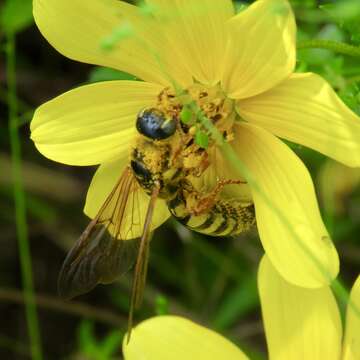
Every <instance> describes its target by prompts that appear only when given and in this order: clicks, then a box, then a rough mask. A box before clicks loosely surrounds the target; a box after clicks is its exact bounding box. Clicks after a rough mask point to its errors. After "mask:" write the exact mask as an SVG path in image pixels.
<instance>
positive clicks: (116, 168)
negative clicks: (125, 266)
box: [84, 156, 170, 240]
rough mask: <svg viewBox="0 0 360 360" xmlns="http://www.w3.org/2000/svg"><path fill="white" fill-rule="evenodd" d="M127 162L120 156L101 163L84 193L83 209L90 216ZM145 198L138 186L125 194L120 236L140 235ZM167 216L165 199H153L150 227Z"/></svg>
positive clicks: (142, 225)
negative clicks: (153, 206) (124, 208)
mask: <svg viewBox="0 0 360 360" xmlns="http://www.w3.org/2000/svg"><path fill="white" fill-rule="evenodd" d="M128 164H129V158H128V156H122V157H121V158H120V159H119V160H117V161H115V162H110V163H105V164H101V165H100V166H99V168H98V169H97V171H96V173H95V175H94V177H93V179H92V181H91V184H90V186H89V190H88V193H87V196H86V203H85V207H84V212H85V214H86V215H87V216H89V217H90V218H92V219H93V218H94V217H95V216H96V215H97V213H98V211H99V210H100V208H101V206H102V205H103V204H104V202H105V200H106V198H107V197H108V195H109V194H110V193H111V191H112V190H113V188H114V186H115V185H116V183H117V181H118V180H119V178H120V176H121V175H122V173H123V171H124V170H125V167H126V166H127V165H128ZM149 199H150V198H149V196H148V195H146V194H145V192H144V191H143V190H142V189H141V188H139V190H138V191H137V192H136V193H135V194H129V200H128V203H127V208H126V210H125V217H124V219H123V220H122V222H121V229H120V232H119V233H120V234H121V235H122V237H121V238H122V240H127V239H134V238H136V237H139V236H141V234H142V230H143V227H144V222H145V215H146V211H147V208H148V204H149ZM115 204H116V201H114V205H115ZM112 213H113V211H112V210H111V209H109V217H111V214H112ZM169 216H170V213H169V210H168V208H167V206H166V203H165V201H164V200H162V199H157V201H156V204H155V211H154V215H153V218H152V226H151V229H152V230H154V229H156V228H157V227H159V226H160V225H161V224H162V223H164V222H165V221H166V220H167V219H168V218H169ZM110 231H111V229H110ZM124 234H125V235H124Z"/></svg>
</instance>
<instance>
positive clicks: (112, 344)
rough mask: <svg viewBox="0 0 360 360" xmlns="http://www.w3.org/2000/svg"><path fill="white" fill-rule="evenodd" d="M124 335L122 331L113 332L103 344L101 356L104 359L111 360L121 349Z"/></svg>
mask: <svg viewBox="0 0 360 360" xmlns="http://www.w3.org/2000/svg"><path fill="white" fill-rule="evenodd" d="M123 336H124V334H123V333H121V332H120V331H113V332H111V333H110V334H109V335H108V336H106V338H105V339H104V340H103V342H102V343H101V346H100V349H101V354H102V355H103V357H104V358H106V359H107V358H109V357H110V356H112V355H115V353H116V352H117V351H118V350H119V349H120V348H121V341H122V338H123Z"/></svg>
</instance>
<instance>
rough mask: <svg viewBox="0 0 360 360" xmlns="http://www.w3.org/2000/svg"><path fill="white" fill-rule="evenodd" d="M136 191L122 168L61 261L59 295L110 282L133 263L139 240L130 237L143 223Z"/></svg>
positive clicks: (84, 290) (137, 187) (135, 184)
mask: <svg viewBox="0 0 360 360" xmlns="http://www.w3.org/2000/svg"><path fill="white" fill-rule="evenodd" d="M139 191H141V189H140V187H139V185H138V184H137V181H136V179H135V178H134V176H133V175H132V172H131V171H130V169H128V168H127V169H125V171H124V172H123V174H122V176H121V178H120V179H119V181H118V183H117V184H116V186H115V187H114V189H113V190H112V192H111V193H110V195H109V196H108V197H107V199H106V201H105V203H104V204H103V206H102V207H101V209H100V211H99V213H98V214H97V216H96V217H95V218H94V219H93V220H92V221H91V222H90V224H89V225H88V226H87V228H86V229H85V231H84V232H83V233H82V235H81V236H80V238H79V239H78V240H77V242H76V243H75V245H74V246H73V248H72V249H71V250H70V252H69V254H68V255H67V257H66V259H65V261H64V264H63V266H62V268H61V271H60V275H59V280H58V289H59V293H60V295H61V296H62V297H64V298H66V299H71V298H73V297H75V296H78V295H81V294H83V293H86V292H88V291H90V290H91V289H93V288H94V287H95V286H96V285H97V284H98V283H103V284H106V283H110V282H113V281H114V280H116V278H117V277H119V276H120V275H121V274H123V273H125V272H126V271H127V270H129V268H130V267H131V266H132V265H133V264H134V262H135V260H136V258H137V254H138V250H139V242H140V239H139V238H134V239H131V233H132V231H133V228H136V227H138V226H141V224H142V219H141V214H140V213H139V212H138V211H137V209H139V204H138V201H139V196H138V195H139ZM125 239H131V240H125Z"/></svg>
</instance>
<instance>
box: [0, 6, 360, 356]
mask: <svg viewBox="0 0 360 360" xmlns="http://www.w3.org/2000/svg"><path fill="white" fill-rule="evenodd" d="M251 2H252V1H248V2H245V1H242V2H239V1H238V2H236V6H237V9H238V11H241V9H243V8H244V7H246V5H247V4H248V3H251ZM291 3H292V5H293V7H294V10H295V13H296V17H297V21H298V40H299V43H300V42H301V41H304V40H307V39H329V40H336V41H341V42H346V43H349V44H352V45H355V46H360V2H359V0H338V1H335V0H333V1H330V0H329V1H315V0H303V1H301V0H297V1H296V0H293V1H291ZM31 7H32V4H31V0H7V1H4V2H0V359H5V360H7V359H9V360H11V359H16V360H18V359H19V360H20V359H21V360H22V359H29V358H31V351H30V348H29V337H28V330H27V325H26V316H25V307H24V298H23V295H22V276H21V267H20V260H19V248H18V242H17V235H16V227H15V211H14V195H13V194H14V192H13V183H14V181H13V180H14V177H13V176H12V155H11V153H12V151H11V144H10V137H9V121H8V117H9V116H8V112H9V106H8V103H9V100H10V101H11V95H10V97H9V85H10V88H11V84H9V82H8V80H7V71H6V69H7V67H6V56H5V55H6V51H9V46H8V45H9V44H8V40H9V36H8V35H7V34H9V33H13V34H15V35H16V86H17V92H18V99H17V100H18V111H17V114H16V115H17V124H15V125H16V129H15V130H18V133H19V136H20V143H21V152H22V159H21V169H22V175H21V180H22V182H23V184H24V188H25V197H26V213H27V222H28V240H29V244H30V250H31V260H32V270H33V278H34V286H35V289H36V295H37V299H36V301H37V304H38V316H39V324H40V333H41V339H42V350H43V354H44V358H45V359H51V360H57V359H74V360H75V359H77V360H80V359H81V360H85V359H89V360H92V359H96V360H100V359H101V360H102V359H115V358H117V359H118V358H120V357H121V351H120V348H121V342H122V337H123V335H124V332H125V329H126V325H127V313H128V301H129V293H130V286H131V273H130V274H128V276H125V277H123V278H121V279H120V280H119V281H118V282H117V283H114V284H113V285H108V286H98V287H97V288H96V289H95V290H94V291H92V292H91V293H89V294H87V295H84V296H81V297H79V298H78V299H76V300H75V301H72V302H63V301H62V300H61V299H60V298H58V296H57V290H56V282H57V276H58V272H59V269H60V267H61V264H62V261H63V260H64V257H65V253H66V251H67V250H68V249H69V248H70V246H71V245H72V244H73V242H74V241H75V239H77V238H78V236H79V234H80V233H81V232H82V230H83V228H84V227H85V226H86V224H87V222H88V219H87V218H86V217H85V215H83V213H82V206H83V204H84V198H85V194H86V190H87V186H88V184H89V181H90V179H91V176H92V174H93V173H94V171H95V168H91V167H70V166H64V165H62V164H58V163H54V162H51V161H49V160H47V159H45V158H44V157H43V156H42V155H41V154H40V153H38V152H37V150H36V149H35V147H34V145H33V143H32V141H31V140H30V139H29V122H30V120H31V118H32V114H33V111H34V109H35V108H36V107H37V106H39V105H40V104H42V103H43V102H45V101H47V100H49V99H51V98H53V97H54V96H56V95H59V94H61V93H63V92H65V91H67V90H69V89H71V88H74V87H76V86H78V85H81V84H85V83H91V82H96V81H102V80H111V79H119V78H120V79H122V78H128V75H127V74H123V73H120V72H115V71H113V70H109V69H105V68H99V67H93V66H89V65H86V64H80V63H77V62H74V61H71V60H69V59H67V58H65V57H63V56H62V55H60V54H59V53H57V52H56V51H55V50H54V49H53V48H52V47H51V46H50V45H49V44H48V43H47V42H46V40H45V39H44V38H43V37H42V36H41V34H40V33H39V31H38V29H37V28H36V26H35V25H34V22H33V18H32V13H31ZM297 68H298V71H300V72H305V71H314V72H317V73H319V74H321V75H322V76H324V77H325V78H326V79H327V80H328V81H329V82H330V83H331V84H332V86H333V87H334V88H335V89H336V91H337V92H338V93H339V95H340V96H341V98H342V99H343V100H344V101H345V102H346V104H347V105H348V106H349V107H350V108H352V109H353V110H354V111H355V112H357V113H358V114H359V115H360V57H351V56H348V55H342V54H339V53H336V52H334V51H330V50H324V49H301V50H299V51H298V63H297ZM8 70H9V68H8ZM8 73H9V71H8ZM10 80H11V79H10ZM10 82H11V81H10ZM13 133H14V129H13ZM290 146H291V147H292V148H293V149H294V150H295V151H296V153H297V154H298V155H299V156H300V157H301V158H302V159H303V161H304V162H305V163H306V165H307V167H308V168H309V170H310V172H311V175H312V177H313V180H314V182H315V184H316V191H317V194H318V198H319V202H320V206H321V210H322V214H323V217H324V220H325V223H326V225H327V227H328V229H329V231H330V233H331V235H332V237H333V240H334V242H335V244H336V247H337V249H338V251H339V254H340V258H341V278H342V280H343V282H344V284H345V285H346V287H347V288H349V287H350V286H351V284H352V283H353V281H354V279H355V277H356V276H357V275H358V273H359V268H360V246H359V237H360V191H359V186H358V184H359V180H360V171H359V170H356V169H355V170H351V169H347V168H345V167H342V166H340V165H338V164H336V163H335V162H332V161H328V160H326V159H325V157H323V156H322V155H320V154H318V153H315V152H313V151H311V150H308V149H306V148H303V147H301V146H298V145H293V144H290ZM262 254H263V250H262V248H261V245H260V242H259V240H258V237H257V234H256V232H255V231H253V232H250V233H248V234H245V235H242V236H240V237H238V238H210V237H205V236H201V235H198V234H194V233H191V232H189V231H188V230H187V229H185V228H184V227H182V226H181V225H179V224H177V223H176V222H175V221H171V220H170V221H168V222H167V223H166V224H165V225H164V226H162V227H161V228H160V229H158V230H157V231H156V233H155V235H154V237H153V241H152V244H151V257H150V264H149V272H148V281H147V286H146V292H145V302H144V305H143V308H142V309H141V311H139V312H138V313H137V315H136V320H137V321H139V320H141V319H143V318H147V317H150V316H153V315H155V314H162V313H167V312H170V313H175V314H181V315H184V316H186V317H189V318H191V319H194V320H195V321H198V322H200V323H202V324H204V325H206V326H209V327H211V328H213V329H215V330H217V331H219V332H221V333H222V334H224V335H225V336H227V337H228V338H230V339H231V340H233V341H234V342H235V343H237V344H239V345H241V346H242V348H243V349H244V350H245V351H246V352H247V353H248V354H249V355H250V357H251V358H253V359H265V358H266V345H265V340H264V333H263V327H262V322H261V312H260V308H259V300H258V295H257V289H256V271H257V265H258V262H259V259H260V258H261V256H262Z"/></svg>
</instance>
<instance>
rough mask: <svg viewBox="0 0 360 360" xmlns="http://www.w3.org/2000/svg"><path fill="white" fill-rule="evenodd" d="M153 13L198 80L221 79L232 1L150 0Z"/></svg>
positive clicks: (181, 60)
mask: <svg viewBox="0 0 360 360" xmlns="http://www.w3.org/2000/svg"><path fill="white" fill-rule="evenodd" d="M147 2H148V3H149V4H151V6H152V7H153V8H154V15H155V16H156V17H157V19H158V20H159V21H160V22H163V23H164V32H165V33H166V34H167V36H168V37H169V39H171V40H172V43H173V46H172V51H173V50H174V49H175V51H176V49H180V50H181V51H180V52H179V53H178V56H179V58H178V61H177V63H183V64H185V66H186V67H187V68H188V69H189V71H190V72H191V73H192V75H193V76H194V77H195V78H196V80H198V81H200V82H202V83H206V84H215V83H216V82H218V81H219V80H220V71H221V65H222V61H223V56H224V51H225V45H226V38H225V21H226V20H228V19H229V18H230V17H231V16H232V15H233V14H234V9H233V5H232V2H231V1H230V0H216V1H214V0H202V1H192V0H172V1H169V0H148V1H147Z"/></svg>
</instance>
